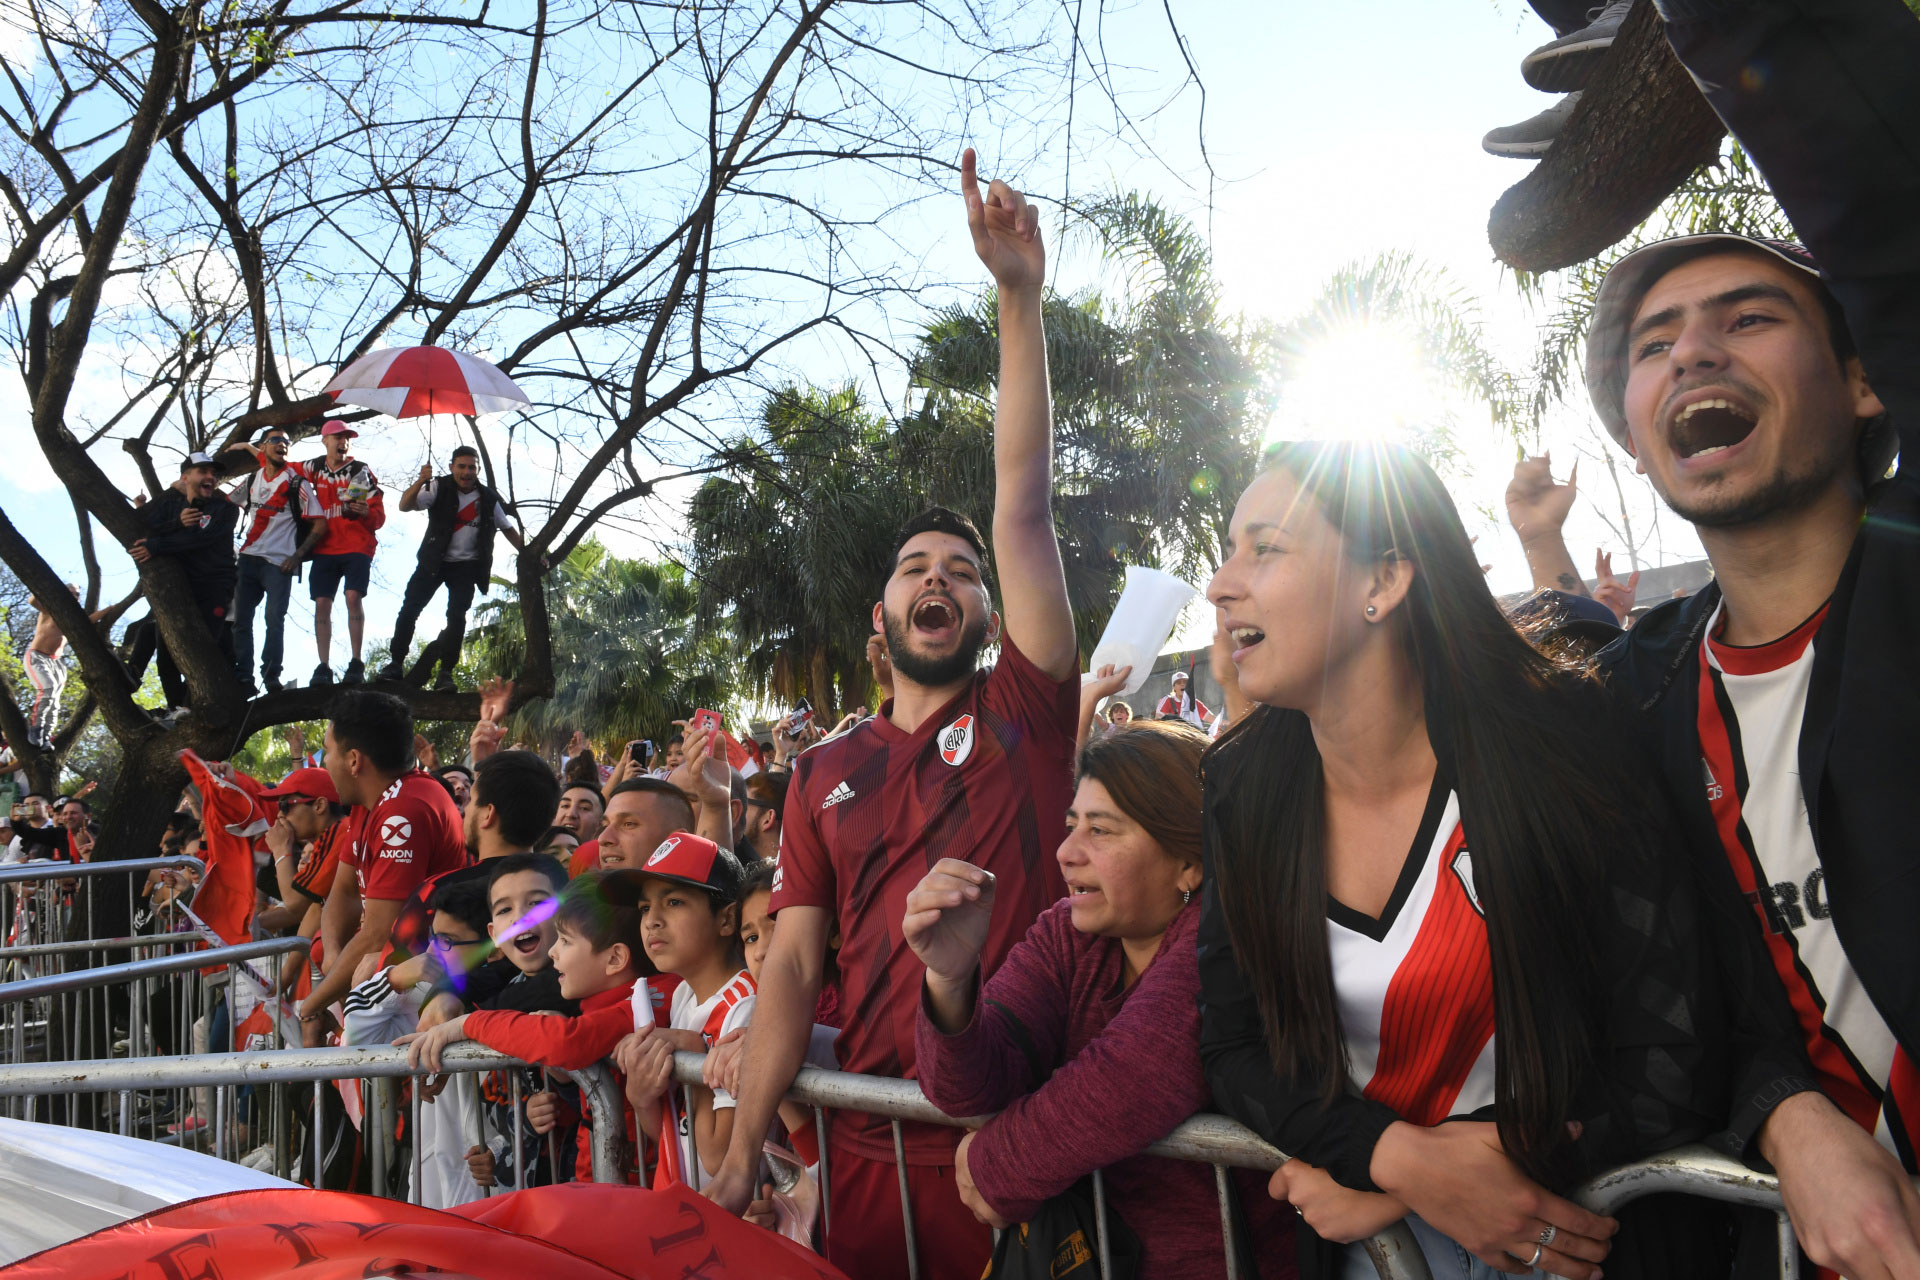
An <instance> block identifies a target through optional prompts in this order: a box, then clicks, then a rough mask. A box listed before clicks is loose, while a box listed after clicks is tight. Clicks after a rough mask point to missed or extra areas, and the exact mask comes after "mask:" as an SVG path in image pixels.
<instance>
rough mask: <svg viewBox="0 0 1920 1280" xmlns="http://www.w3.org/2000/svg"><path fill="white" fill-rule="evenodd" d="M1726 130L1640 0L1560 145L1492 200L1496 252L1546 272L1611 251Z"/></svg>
mask: <svg viewBox="0 0 1920 1280" xmlns="http://www.w3.org/2000/svg"><path fill="white" fill-rule="evenodd" d="M1725 134H1726V128H1725V126H1723V125H1722V124H1721V123H1720V117H1718V116H1716V115H1714V113H1713V108H1712V107H1710V106H1708V105H1707V100H1706V99H1705V98H1704V97H1702V96H1701V94H1700V90H1699V88H1698V87H1697V86H1696V85H1695V84H1694V83H1693V78H1692V77H1691V76H1689V75H1688V74H1687V70H1686V68H1685V67H1683V66H1681V65H1680V60H1679V59H1678V58H1676V57H1674V56H1673V50H1672V48H1670V47H1669V46H1668V44H1667V37H1666V32H1665V30H1664V29H1663V27H1662V26H1661V23H1660V16H1659V14H1657V13H1656V12H1654V8H1653V6H1652V5H1651V4H1649V3H1647V0H1641V2H1640V3H1639V4H1636V5H1635V6H1634V7H1633V10H1632V12H1630V13H1629V14H1628V15H1627V20H1626V22H1625V23H1624V24H1623V25H1622V26H1621V28H1620V35H1619V38H1618V39H1617V40H1615V42H1614V45H1613V48H1612V50H1611V51H1610V52H1609V53H1608V55H1607V59H1606V61H1605V62H1604V63H1603V64H1601V67H1600V69H1599V71H1598V73H1597V74H1596V75H1595V76H1594V79H1593V83H1592V84H1590V85H1589V86H1588V87H1587V91H1586V94H1585V96H1584V97H1582V98H1581V99H1580V104H1579V105H1578V106H1577V107H1575V108H1574V110H1573V115H1572V116H1570V117H1569V118H1568V120H1567V123H1566V127H1565V129H1563V130H1562V131H1561V134H1560V137H1559V139H1558V140H1557V141H1555V143H1554V144H1553V148H1552V149H1551V150H1550V151H1548V152H1547V154H1546V157H1545V158H1544V159H1542V160H1541V161H1540V162H1539V164H1537V165H1535V166H1534V169H1533V172H1532V173H1530V174H1528V175H1527V177H1526V178H1525V179H1523V180H1522V181H1521V182H1519V183H1518V184H1517V185H1515V186H1514V187H1512V188H1510V189H1509V190H1508V191H1507V193H1506V194H1505V195H1503V196H1501V197H1500V199H1499V201H1498V202H1497V203H1495V205H1494V206H1493V216H1492V218H1491V219H1490V220H1489V222H1488V224H1487V240H1488V242H1489V243H1490V244H1491V245H1492V246H1493V252H1494V256H1495V257H1497V258H1499V259H1500V260H1501V261H1502V262H1504V263H1506V264H1507V265H1508V266H1510V267H1513V268H1514V269H1515V270H1517V271H1528V272H1536V273H1537V272H1543V271H1557V270H1559V269H1560V268H1562V267H1570V266H1572V265H1573V264H1574V263H1577V262H1584V261H1586V260H1587V259H1589V258H1592V257H1594V256H1596V255H1598V254H1600V253H1603V252H1605V251H1606V250H1607V249H1609V248H1611V247H1612V246H1613V245H1615V244H1617V243H1619V242H1620V240H1621V239H1622V238H1623V237H1625V236H1626V235H1627V234H1628V233H1630V232H1631V231H1632V230H1633V229H1634V228H1635V227H1637V226H1639V225H1640V224H1641V223H1642V222H1644V221H1646V220H1647V218H1648V217H1649V216H1650V215H1651V214H1652V213H1653V211H1654V210H1655V209H1656V208H1658V207H1659V205H1660V202H1661V201H1662V200H1665V199H1666V198H1667V197H1668V196H1670V195H1672V194H1673V192H1674V190H1675V189H1676V188H1677V187H1679V185H1680V184H1681V183H1682V182H1684V181H1686V179H1687V175H1689V174H1691V173H1692V172H1693V171H1694V170H1696V169H1698V168H1699V167H1700V166H1701V165H1703V164H1708V163H1711V162H1712V161H1713V160H1714V158H1715V157H1716V156H1718V155H1719V153H1720V139H1721V138H1722V137H1723V136H1725Z"/></svg>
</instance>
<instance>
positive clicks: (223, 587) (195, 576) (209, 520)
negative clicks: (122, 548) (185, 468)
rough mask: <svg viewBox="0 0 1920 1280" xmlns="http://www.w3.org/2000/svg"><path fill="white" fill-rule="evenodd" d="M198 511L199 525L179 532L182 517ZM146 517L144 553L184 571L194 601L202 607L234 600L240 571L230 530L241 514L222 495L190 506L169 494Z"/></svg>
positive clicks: (177, 495) (174, 491) (176, 494)
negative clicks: (166, 559)
mask: <svg viewBox="0 0 1920 1280" xmlns="http://www.w3.org/2000/svg"><path fill="white" fill-rule="evenodd" d="M190 506H192V507H198V508H199V509H200V517H201V518H200V523H199V524H198V525H196V526H194V527H193V528H182V527H181V524H180V513H181V512H182V511H185V510H186V509H187V508H188V507H190ZM144 511H145V512H146V517H147V528H148V530H149V532H148V534H147V550H149V551H151V552H153V554H154V555H156V556H171V557H173V558H174V559H176V560H178V561H179V562H180V567H181V568H183V569H185V570H186V571H187V582H188V583H189V584H190V585H191V586H192V587H193V595H194V599H196V600H198V601H200V602H201V603H202V604H218V603H223V602H226V601H230V600H232V599H233V587H234V583H235V582H236V581H238V579H239V569H238V568H237V567H236V566H235V563H234V558H233V554H234V553H233V530H234V526H235V525H237V524H238V523H239V522H240V508H238V507H236V506H234V505H233V503H232V502H230V501H228V499H227V496H226V495H225V494H223V493H218V492H216V493H214V494H213V495H212V496H211V497H208V498H205V499H198V500H194V501H189V500H188V499H187V496H186V495H185V494H183V493H181V492H180V491H179V490H178V489H174V488H168V490H167V491H166V492H165V493H163V494H161V495H160V496H159V497H158V498H155V499H154V500H153V501H152V502H149V503H148V504H147V505H146V507H145V508H144Z"/></svg>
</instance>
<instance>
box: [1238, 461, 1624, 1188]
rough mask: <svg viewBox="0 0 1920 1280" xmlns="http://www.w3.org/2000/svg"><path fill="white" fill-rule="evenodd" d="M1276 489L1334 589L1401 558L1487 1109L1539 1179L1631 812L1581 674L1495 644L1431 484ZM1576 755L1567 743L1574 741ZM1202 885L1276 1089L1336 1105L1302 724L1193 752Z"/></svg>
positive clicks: (1494, 625)
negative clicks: (1606, 875) (1292, 499)
mask: <svg viewBox="0 0 1920 1280" xmlns="http://www.w3.org/2000/svg"><path fill="white" fill-rule="evenodd" d="M1266 466H1267V469H1269V470H1271V469H1275V468H1278V469H1280V470H1284V471H1285V472H1286V473H1287V474H1288V475H1290V476H1291V477H1292V478H1293V479H1294V480H1295V482H1296V483H1297V484H1298V485H1299V487H1300V491H1301V493H1302V495H1303V496H1307V497H1311V498H1312V499H1313V501H1314V503H1315V504H1316V505H1317V507H1318V509H1319V511H1320V512H1321V513H1322V514H1323V515H1324V516H1325V518H1326V519H1327V520H1328V521H1329V522H1330V523H1331V524H1332V525H1333V526H1334V528H1335V529H1337V530H1339V532H1340V535H1341V538H1342V540H1343V543H1344V545H1345V550H1346V552H1347V555H1348V558H1349V560H1350V562H1351V563H1352V564H1353V566H1354V571H1355V572H1362V573H1365V572H1370V571H1371V568H1372V566H1373V565H1375V564H1377V563H1378V562H1379V561H1381V560H1383V559H1402V560H1407V561H1410V562H1411V564H1412V567H1413V570H1414V574H1413V584H1412V586H1411V588H1410V589H1409V591H1408V593H1407V597H1406V600H1405V601H1404V602H1403V604H1402V605H1401V607H1400V610H1399V617H1398V620H1397V622H1396V624H1395V625H1397V626H1398V628H1399V635H1400V637H1401V639H1402V642H1403V643H1404V644H1405V646H1406V650H1407V655H1408V658H1409V660H1410V661H1411V664H1412V666H1413V668H1414V669H1415V670H1416V671H1417V672H1418V673H1419V677H1420V683H1421V688H1422V692H1423V699H1424V704H1425V710H1426V719H1427V734H1428V737H1429V739H1430V740H1431V742H1432V745H1433V749H1434V754H1435V756H1436V757H1437V758H1438V760H1439V762H1440V768H1441V770H1442V771H1443V773H1444V775H1445V776H1446V777H1447V778H1448V779H1450V780H1451V782H1452V784H1453V786H1454V788H1455V790H1456V791H1457V793H1458V795H1459V797H1460V812H1461V821H1462V825H1463V827H1464V830H1465V831H1466V835H1467V840H1468V844H1469V847H1471V849H1472V850H1473V873H1474V885H1475V888H1476V890H1477V892H1478V894H1479V899H1480V903H1481V905H1482V907H1483V908H1484V910H1485V914H1486V921H1487V939H1488V944H1489V948H1490V951H1491V953H1492V964H1493V989H1494V1016H1495V1022H1496V1026H1497V1028H1498V1030H1497V1034H1496V1037H1495V1092H1496V1106H1495V1112H1496V1116H1497V1119H1498V1122H1499V1129H1500V1138H1501V1142H1502V1144H1503V1145H1504V1146H1505V1147H1506V1150H1507V1152H1508V1153H1509V1154H1510V1155H1511V1156H1513V1158H1514V1159H1515V1160H1516V1161H1518V1162H1519V1164H1520V1165H1521V1167H1522V1168H1524V1169H1526V1170H1527V1172H1528V1173H1529V1174H1530V1175H1532V1176H1533V1177H1535V1178H1536V1179H1538V1180H1539V1181H1541V1182H1545V1183H1551V1182H1554V1181H1559V1180H1560V1178H1558V1177H1556V1171H1559V1172H1564V1170H1565V1169H1566V1167H1567V1166H1566V1164H1565V1162H1564V1160H1563V1159H1562V1157H1564V1156H1565V1155H1566V1154H1567V1142H1568V1135H1567V1132H1566V1121H1567V1120H1568V1118H1569V1117H1570V1115H1571V1113H1572V1108H1573V1104H1574V1099H1575V1094H1576V1093H1577V1092H1578V1091H1579V1089H1580V1084H1581V1081H1582V1079H1583V1076H1585V1074H1586V1073H1587V1072H1589V1071H1590V1070H1591V1063H1592V1060H1593V1055H1594V1051H1595V1047H1596V1046H1597V1044H1598V1043H1599V1039H1600V1036H1601V1022H1602V1018H1601V1013H1602V1009H1603V1005H1604V998H1603V997H1602V995H1601V994H1600V993H1601V992H1602V991H1603V990H1604V984H1603V975H1601V974H1600V973H1599V972H1598V970H1599V964H1598V955H1599V946H1598V943H1597V940H1596V929H1595V925H1594V921H1595V917H1596V916H1598V915H1599V914H1601V913H1602V912H1603V911H1604V910H1605V909H1606V904H1605V900H1604V897H1603V895H1604V893H1605V890H1604V888H1603V887H1602V886H1603V875H1602V871H1603V868H1604V865H1605V860H1606V859H1607V858H1608V857H1609V856H1610V855H1611V854H1612V853H1613V852H1614V851H1615V850H1616V849H1618V850H1620V851H1622V852H1626V849H1625V848H1623V845H1622V842H1626V843H1627V844H1628V845H1631V846H1634V847H1636V848H1637V849H1638V850H1642V851H1644V850H1646V849H1648V848H1649V847H1650V840H1649V837H1648V836H1647V835H1646V834H1645V833H1644V832H1642V831H1636V830H1634V829H1633V828H1635V827H1636V826H1637V825H1639V824H1640V820H1637V819H1636V818H1635V817H1634V816H1633V810H1634V808H1635V807H1636V806H1637V801H1638V799H1639V798H1640V797H1639V796H1637V795H1636V794H1635V793H1634V791H1633V790H1631V789H1623V788H1628V787H1629V783H1628V779H1629V776H1630V775H1629V774H1628V773H1627V771H1626V770H1625V769H1623V768H1620V767H1617V760H1618V755H1617V753H1610V752H1609V751H1608V750H1607V749H1606V746H1607V744H1608V743H1610V742H1612V741H1614V739H1613V738H1612V737H1611V735H1609V734H1608V733H1606V732H1604V731H1602V726H1603V725H1604V724H1606V723H1609V722H1610V721H1611V716H1610V715H1608V714H1607V713H1606V711H1605V708H1604V700H1603V697H1602V695H1601V694H1600V691H1599V690H1598V687H1597V685H1596V684H1595V682H1594V681H1593V679H1592V678H1591V677H1590V675H1589V673H1588V672H1587V671H1585V670H1584V669H1582V668H1581V667H1579V666H1578V665H1576V664H1575V661H1574V659H1572V658H1571V657H1567V656H1549V655H1547V654H1545V653H1542V652H1541V651H1540V650H1538V649H1536V648H1535V647H1534V646H1533V645H1532V644H1530V643H1529V642H1528V641H1527V640H1526V639H1525V638H1524V637H1522V636H1521V634H1520V633H1519V632H1518V631H1516V630H1515V629H1514V626H1513V624H1512V623H1511V622H1510V621H1509V620H1508V619H1507V617H1506V616H1505V615H1504V614H1503V613H1502V612H1501V611H1500V608H1499V606H1498V605H1497V604H1496V603H1495V602H1494V599H1493V596H1492V595H1491V593H1490V592H1489V591H1488V589H1487V585H1486V580H1485V578H1484V577H1483V575H1482V574H1481V571H1480V567H1479V564H1478V563H1477V561H1476V558H1475V556H1474V554H1473V548H1472V544H1471V543H1470V542H1469V540H1468V538H1467V531H1466V529H1465V527H1464V526H1463V525H1462V524H1461V523H1460V517H1459V514H1458V512H1456V511H1455V510H1454V506H1453V502H1452V500H1451V499H1450V498H1449V497H1448V496H1447V492H1446V489H1445V488H1444V487H1443V486H1442V485H1441V483H1440V480H1439V477H1437V476H1436V475H1434V473H1433V471H1432V470H1431V469H1430V468H1429V467H1428V466H1427V465H1426V464H1425V463H1424V462H1422V461H1421V460H1420V459H1419V458H1418V457H1417V456H1416V455H1414V454H1413V453H1411V452H1410V451H1408V450H1406V449H1403V448H1399V447H1395V446H1386V445H1376V444H1364V445H1359V444H1342V445H1334V444H1315V445H1309V444H1286V445H1280V446H1277V447H1276V448H1275V449H1273V450H1272V451H1270V452H1269V453H1268V455H1267V459H1266ZM1590 729H1591V730H1592V731H1593V736H1591V737H1587V736H1585V735H1587V734H1588V732H1589V730H1590ZM1203 767H1204V769H1205V771H1206V773H1207V783H1208V786H1207V794H1208V797H1209V805H1210V812H1209V814H1208V821H1209V822H1210V823H1212V824H1213V829H1214V831H1215V832H1216V833H1217V836H1218V839H1217V841H1216V857H1215V867H1214V870H1215V874H1217V875H1218V876H1219V895H1218V896H1219V901H1220V904H1221V910H1222V912H1223V915H1224V917H1225V923H1226V926H1227V930H1228V935H1229V937H1230V938H1231V939H1232V942H1233V946H1234V950H1235V953H1236V955H1237V957H1238V959H1239V961H1240V966H1241V969H1242V971H1243V972H1244V973H1245V974H1246V976H1247V979H1248V981H1249V983H1250V984H1251V986H1252V989H1253V993H1254V995H1255V998H1256V1000H1257V1002H1258V1005H1259V1008H1260V1011H1261V1014H1262V1017H1263V1020H1264V1022H1265V1024H1266V1037H1267V1044H1268V1048H1269V1051H1270V1052H1271V1053H1272V1055H1273V1060H1274V1064H1275V1068H1276V1070H1277V1071H1278V1072H1279V1074H1280V1075H1281V1076H1282V1077H1284V1078H1289V1079H1292V1080H1296V1081H1317V1082H1321V1083H1323V1084H1324V1087H1325V1090H1326V1094H1327V1097H1328V1098H1329V1099H1331V1098H1333V1097H1335V1096H1337V1095H1338V1094H1339V1093H1340V1091H1342V1090H1344V1089H1345V1088H1347V1087H1348V1064H1347V1054H1346V1045H1345V1041H1344V1038H1343V1037H1342V1035H1341V1031H1340V1019H1339V1014H1338V1011H1337V1008H1336V1004H1335V998H1334V986H1333V973H1332V966H1331V962H1330V960H1329V957H1328V948H1327V923H1326V907H1327V874H1326V830H1325V791H1324V780H1323V775H1322V772H1321V762H1320V754H1319V751H1318V749H1317V747H1316V746H1315V744H1314V739H1313V731H1312V729H1311V727H1310V726H1309V724H1308V722H1307V717H1306V716H1305V715H1304V714H1302V713H1301V712H1298V711H1289V710H1283V709H1280V708H1275V707H1261V708H1258V709H1257V710H1255V711H1254V712H1253V713H1252V714H1251V715H1249V716H1247V717H1246V718H1245V719H1243V720H1242V721H1241V722H1240V723H1239V724H1236V725H1234V726H1233V727H1232V729H1231V730H1230V731H1229V732H1228V733H1227V734H1225V735H1224V736H1223V737H1222V739H1221V740H1220V741H1219V742H1218V743H1216V744H1215V745H1214V746H1213V747H1212V748H1211V749H1210V750H1209V751H1208V753H1207V756H1206V758H1205V761H1204V765H1203Z"/></svg>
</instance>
